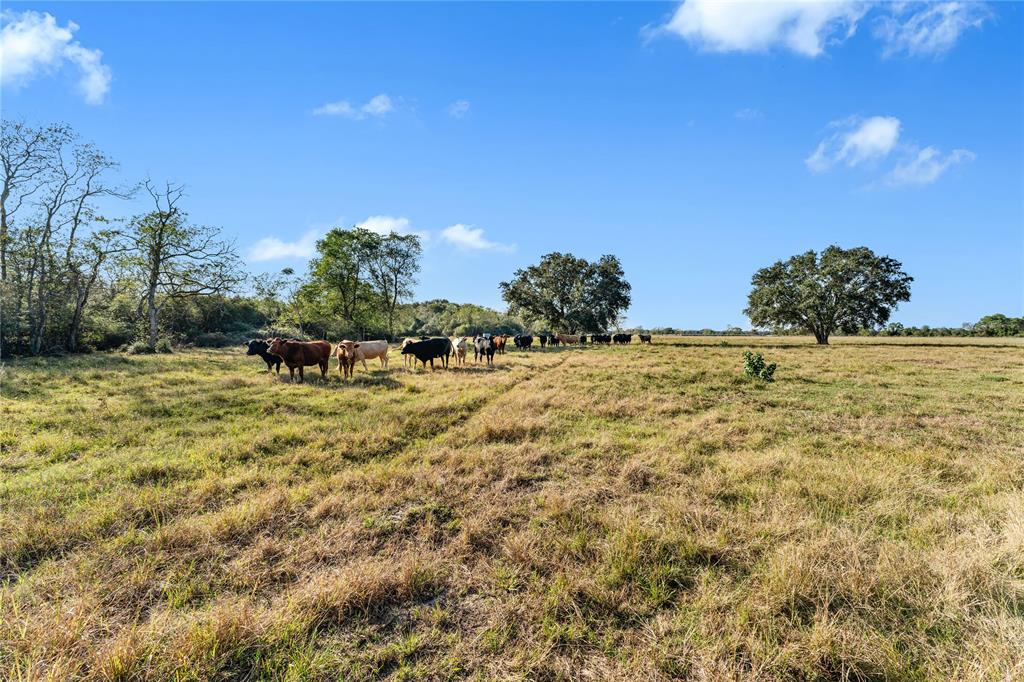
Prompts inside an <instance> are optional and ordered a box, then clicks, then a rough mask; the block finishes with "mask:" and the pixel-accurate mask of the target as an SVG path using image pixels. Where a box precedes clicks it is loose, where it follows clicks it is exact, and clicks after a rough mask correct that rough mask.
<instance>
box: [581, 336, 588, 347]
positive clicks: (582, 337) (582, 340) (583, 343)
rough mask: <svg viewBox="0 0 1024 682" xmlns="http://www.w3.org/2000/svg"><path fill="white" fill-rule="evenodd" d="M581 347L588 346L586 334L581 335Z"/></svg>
mask: <svg viewBox="0 0 1024 682" xmlns="http://www.w3.org/2000/svg"><path fill="white" fill-rule="evenodd" d="M580 345H581V346H585V345H587V335H586V334H580Z"/></svg>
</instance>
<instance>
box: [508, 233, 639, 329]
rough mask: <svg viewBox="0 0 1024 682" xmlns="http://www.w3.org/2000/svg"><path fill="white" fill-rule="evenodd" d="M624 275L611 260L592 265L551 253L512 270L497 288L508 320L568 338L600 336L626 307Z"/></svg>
mask: <svg viewBox="0 0 1024 682" xmlns="http://www.w3.org/2000/svg"><path fill="white" fill-rule="evenodd" d="M624 274H625V273H624V272H623V270H622V265H621V264H620V263H619V260H618V258H616V257H615V256H610V255H609V256H602V257H601V258H600V260H598V261H597V262H596V263H592V262H590V261H588V260H586V259H584V258H577V257H576V256H573V255H572V254H571V253H558V252H555V253H549V254H547V255H546V256H544V257H543V258H541V261H540V263H538V264H537V265H531V266H530V267H528V268H526V269H525V270H516V272H515V275H514V277H513V278H512V280H511V281H509V282H502V283H501V284H500V285H499V286H500V288H501V295H502V298H504V300H505V302H506V303H508V305H509V312H510V313H511V314H513V315H521V316H523V317H526V318H529V319H531V320H535V321H537V322H540V323H543V324H546V325H547V326H550V327H551V328H552V329H555V330H558V331H565V332H569V333H574V332H577V331H587V330H593V331H605V330H607V329H609V328H612V327H614V326H616V325H617V324H618V321H619V318H620V316H621V315H622V313H623V312H624V311H625V310H626V309H627V308H628V307H629V305H630V302H631V299H630V291H631V289H632V288H631V287H630V285H629V282H627V281H626V280H625V278H624Z"/></svg>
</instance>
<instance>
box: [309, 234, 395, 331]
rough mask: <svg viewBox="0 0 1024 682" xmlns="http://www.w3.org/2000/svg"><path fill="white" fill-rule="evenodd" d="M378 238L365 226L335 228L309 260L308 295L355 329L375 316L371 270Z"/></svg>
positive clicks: (318, 245)
mask: <svg viewBox="0 0 1024 682" xmlns="http://www.w3.org/2000/svg"><path fill="white" fill-rule="evenodd" d="M378 239H379V235H377V234H375V233H373V232H370V231H369V230H364V229H361V228H355V229H352V230H344V229H341V228H335V229H333V230H331V231H330V232H328V233H327V234H326V235H324V238H323V239H321V240H320V241H318V242H317V243H316V250H317V253H318V255H317V256H316V257H315V258H313V260H312V261H310V263H309V278H308V281H307V284H305V285H304V286H303V290H304V298H306V299H308V300H310V301H313V300H318V301H319V305H320V307H321V309H322V312H323V313H324V314H332V315H336V316H338V317H340V318H341V319H342V321H344V322H345V323H346V324H347V325H349V326H351V327H353V328H355V327H360V326H365V325H366V323H367V322H368V321H369V319H370V318H371V317H372V315H373V308H374V306H373V304H374V298H375V296H374V290H373V287H372V286H371V285H370V283H369V282H368V281H367V271H368V268H369V263H370V259H371V258H372V257H373V252H374V250H375V249H376V247H377V244H378Z"/></svg>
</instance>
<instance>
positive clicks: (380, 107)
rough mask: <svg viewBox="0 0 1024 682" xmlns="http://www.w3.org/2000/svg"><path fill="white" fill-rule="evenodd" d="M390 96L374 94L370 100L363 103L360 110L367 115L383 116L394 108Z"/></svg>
mask: <svg viewBox="0 0 1024 682" xmlns="http://www.w3.org/2000/svg"><path fill="white" fill-rule="evenodd" d="M394 108H395V107H394V105H393V104H392V103H391V98H390V97H388V96H387V95H375V96H374V97H371V98H370V101H369V102H367V103H366V104H364V105H363V108H362V112H363V113H364V114H366V115H367V116H383V115H384V114H387V113H390V112H391V111H392V110H394Z"/></svg>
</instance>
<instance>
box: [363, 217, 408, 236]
mask: <svg viewBox="0 0 1024 682" xmlns="http://www.w3.org/2000/svg"><path fill="white" fill-rule="evenodd" d="M356 227H361V228H363V229H364V230H369V231H370V232H376V233H377V234H381V235H388V234H391V233H392V232H395V233H397V234H409V233H410V232H411V230H410V229H409V219H408V218H396V217H394V216H389V215H372V216H370V217H369V218H367V219H366V220H364V221H363V222H361V223H357V224H356Z"/></svg>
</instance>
